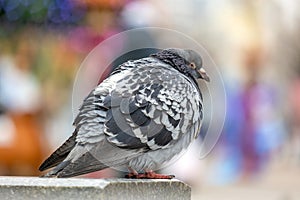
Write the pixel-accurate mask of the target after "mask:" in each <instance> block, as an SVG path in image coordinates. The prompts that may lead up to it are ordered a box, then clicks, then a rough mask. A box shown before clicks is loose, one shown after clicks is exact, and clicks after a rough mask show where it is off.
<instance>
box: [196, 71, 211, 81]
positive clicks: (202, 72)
mask: <svg viewBox="0 0 300 200" xmlns="http://www.w3.org/2000/svg"><path fill="white" fill-rule="evenodd" d="M198 72H199V74H200V75H201V78H203V79H204V80H206V81H207V82H210V78H209V76H208V75H207V73H206V71H205V70H204V69H203V68H201V69H199V70H198Z"/></svg>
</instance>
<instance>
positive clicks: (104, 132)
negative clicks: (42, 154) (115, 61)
mask: <svg viewBox="0 0 300 200" xmlns="http://www.w3.org/2000/svg"><path fill="white" fill-rule="evenodd" d="M198 79H203V80H205V81H208V82H209V81H210V78H209V76H208V75H207V73H206V71H205V70H204V69H203V68H202V58H201V56H200V55H199V54H198V53H197V52H196V51H194V50H188V49H186V50H184V49H178V48H169V49H164V50H161V51H159V52H157V53H155V54H151V55H149V57H145V58H141V59H137V60H129V61H126V62H124V63H123V64H121V65H119V66H118V67H117V68H116V69H114V70H113V71H112V72H111V73H110V75H109V76H108V77H107V78H106V79H105V80H104V81H103V82H102V83H100V84H99V85H98V86H96V87H95V88H94V89H93V90H92V91H91V92H90V93H89V95H88V96H87V97H86V98H85V99H84V101H83V103H82V105H81V107H80V108H79V113H78V115H77V117H76V118H75V120H74V123H73V125H74V127H75V129H74V132H73V134H72V136H71V137H70V138H69V139H67V140H66V141H65V142H64V143H63V144H62V145H61V146H60V147H59V148H58V149H57V150H56V151H54V152H53V153H52V154H51V155H50V156H49V157H48V158H47V159H46V160H45V161H44V162H43V163H42V164H41V166H40V167H39V170H40V171H44V170H46V169H50V168H52V169H51V170H50V171H49V172H48V173H46V174H44V175H43V177H57V178H62V177H73V176H78V175H82V174H86V173H90V172H94V171H99V170H102V169H105V168H109V167H111V168H116V167H125V168H127V169H128V175H126V177H127V178H148V179H152V178H153V179H172V178H173V177H174V176H173V175H164V174H159V173H156V172H155V171H156V170H157V169H159V167H160V166H162V165H164V164H165V163H167V162H168V161H170V160H172V158H174V157H175V156H177V155H179V154H180V153H181V152H182V151H183V150H184V149H187V148H188V146H189V145H190V144H191V143H192V141H194V140H195V139H196V138H197V136H198V135H199V132H200V128H201V124H202V119H203V109H202V108H203V97H202V94H201V91H200V88H199V85H198V82H197V81H198ZM53 167H54V168H53Z"/></svg>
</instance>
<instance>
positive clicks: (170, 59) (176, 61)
mask: <svg viewBox="0 0 300 200" xmlns="http://www.w3.org/2000/svg"><path fill="white" fill-rule="evenodd" d="M151 57H154V58H157V59H159V60H161V61H163V62H164V63H166V64H169V65H171V66H172V67H173V68H175V69H177V70H178V71H180V72H181V73H183V74H184V75H186V76H187V77H189V78H190V79H192V82H193V84H195V86H196V88H197V89H198V90H199V91H200V89H199V86H198V83H197V80H196V79H195V78H194V77H193V76H192V75H191V74H190V73H189V71H188V69H187V67H186V65H187V63H186V61H185V59H183V58H182V57H180V56H178V55H177V54H174V53H173V52H171V51H169V50H164V51H161V52H158V53H156V54H152V55H151Z"/></svg>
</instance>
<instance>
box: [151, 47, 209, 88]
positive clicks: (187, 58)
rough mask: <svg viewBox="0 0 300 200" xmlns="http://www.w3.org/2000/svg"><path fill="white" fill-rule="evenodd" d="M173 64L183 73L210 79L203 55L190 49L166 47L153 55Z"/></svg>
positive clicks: (197, 77)
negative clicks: (203, 62) (204, 65)
mask: <svg viewBox="0 0 300 200" xmlns="http://www.w3.org/2000/svg"><path fill="white" fill-rule="evenodd" d="M152 56H154V57H157V58H158V59H160V60H162V61H164V62H166V63H168V64H170V65H172V66H173V67H175V68H176V69H178V70H179V71H181V72H182V73H184V74H186V75H188V76H192V77H193V78H194V79H204V80H206V81H208V82H209V81H210V78H209V76H208V75H207V73H206V71H205V70H204V69H203V67H202V58H201V56H200V55H199V54H198V53H197V52H195V51H193V50H190V49H175V48H172V49H165V50H162V51H161V52H159V53H157V54H154V55H152Z"/></svg>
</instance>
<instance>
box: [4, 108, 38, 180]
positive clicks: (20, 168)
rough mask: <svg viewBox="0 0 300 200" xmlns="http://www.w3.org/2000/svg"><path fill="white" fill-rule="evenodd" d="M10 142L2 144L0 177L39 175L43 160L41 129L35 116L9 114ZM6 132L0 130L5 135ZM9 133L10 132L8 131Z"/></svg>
mask: <svg viewBox="0 0 300 200" xmlns="http://www.w3.org/2000/svg"><path fill="white" fill-rule="evenodd" d="M8 119H10V121H11V122H12V124H13V129H12V130H10V131H13V132H12V133H9V134H11V136H12V137H10V139H9V142H7V143H6V144H5V143H2V144H0V175H38V174H39V172H38V170H37V169H38V166H39V164H40V163H41V162H42V159H43V150H42V144H41V141H42V139H41V135H42V134H41V133H42V132H41V128H40V127H39V125H38V123H37V120H36V116H35V115H34V114H8ZM5 131H6V130H0V135H4V134H6V133H5ZM7 131H8V130H7Z"/></svg>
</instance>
